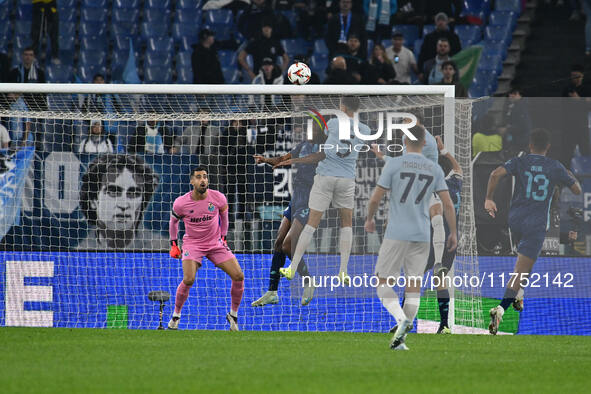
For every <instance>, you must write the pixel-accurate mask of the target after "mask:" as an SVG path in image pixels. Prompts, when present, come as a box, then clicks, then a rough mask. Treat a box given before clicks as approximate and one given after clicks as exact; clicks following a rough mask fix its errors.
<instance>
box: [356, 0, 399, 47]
mask: <svg viewBox="0 0 591 394" xmlns="http://www.w3.org/2000/svg"><path fill="white" fill-rule="evenodd" d="M396 1H397V0H363V12H364V13H365V15H366V16H367V22H366V24H365V30H366V31H367V32H369V38H371V39H372V40H374V41H375V42H380V41H382V39H384V38H388V37H389V36H390V34H391V32H392V27H391V26H392V25H391V24H390V19H391V17H392V16H393V15H394V14H396V11H397V8H398V7H397V3H396Z"/></svg>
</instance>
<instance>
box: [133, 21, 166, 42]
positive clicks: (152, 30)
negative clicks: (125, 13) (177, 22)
mask: <svg viewBox="0 0 591 394" xmlns="http://www.w3.org/2000/svg"><path fill="white" fill-rule="evenodd" d="M140 35H141V37H142V40H144V41H147V40H149V39H150V38H153V37H167V36H168V25H167V24H166V23H154V22H143V23H142V24H141V27H140Z"/></svg>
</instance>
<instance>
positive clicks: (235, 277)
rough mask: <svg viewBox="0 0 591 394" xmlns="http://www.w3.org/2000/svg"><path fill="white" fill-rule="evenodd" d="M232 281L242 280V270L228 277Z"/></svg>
mask: <svg viewBox="0 0 591 394" xmlns="http://www.w3.org/2000/svg"><path fill="white" fill-rule="evenodd" d="M230 278H231V279H232V280H233V281H236V282H242V281H243V280H244V272H242V271H240V272H237V273H235V274H233V275H232V276H231V277H230Z"/></svg>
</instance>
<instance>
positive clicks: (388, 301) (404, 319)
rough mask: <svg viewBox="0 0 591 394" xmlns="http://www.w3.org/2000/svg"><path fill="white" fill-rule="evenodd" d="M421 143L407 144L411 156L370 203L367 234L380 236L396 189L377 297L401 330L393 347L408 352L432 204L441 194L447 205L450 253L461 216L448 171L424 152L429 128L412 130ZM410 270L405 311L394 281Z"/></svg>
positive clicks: (391, 166)
mask: <svg viewBox="0 0 591 394" xmlns="http://www.w3.org/2000/svg"><path fill="white" fill-rule="evenodd" d="M410 131H411V133H412V134H413V135H414V136H415V137H416V138H417V140H416V141H411V140H405V141H404V144H405V145H406V149H407V152H408V153H407V154H406V155H403V156H400V157H396V158H392V159H390V160H388V161H387V162H386V165H385V167H384V169H383V171H382V174H381V175H380V178H379V180H378V184H377V186H376V188H375V190H374V193H373V195H372V197H371V199H370V201H369V206H368V213H367V219H366V221H365V230H366V231H368V232H375V221H374V216H375V214H376V212H377V210H378V206H379V204H380V201H381V200H382V198H383V197H384V195H385V194H386V192H387V191H388V190H390V198H389V212H388V227H387V228H386V233H385V235H384V241H383V242H382V246H381V247H380V251H379V253H378V260H377V263H376V269H375V274H376V276H377V277H378V278H379V286H378V288H377V294H378V297H379V299H380V301H381V302H382V304H383V305H384V307H385V308H386V309H387V310H388V312H389V313H390V314H391V315H392V316H393V317H394V318H395V319H396V322H397V324H398V329H397V330H396V332H395V333H394V337H393V338H392V341H391V342H390V347H391V348H392V349H395V350H407V349H408V347H406V344H405V343H404V342H405V337H406V333H407V332H408V331H409V330H410V328H412V322H413V320H414V318H415V316H416V314H417V311H418V309H419V304H420V291H421V281H422V277H423V273H424V271H425V267H426V265H427V259H428V257H429V249H430V248H429V246H430V243H429V241H430V234H431V229H430V226H429V203H430V197H431V195H432V194H433V193H434V192H435V193H437V194H438V196H439V197H440V199H441V201H442V202H443V211H444V213H445V219H446V220H447V223H448V225H449V229H450V234H449V238H448V243H447V245H448V250H450V251H453V250H455V248H456V246H457V233H456V215H455V209H454V206H453V202H452V200H451V198H450V195H449V192H448V188H447V184H446V182H445V176H444V175H443V170H442V169H441V167H439V165H438V164H437V163H433V162H432V161H430V160H429V159H427V158H425V157H424V156H423V155H422V154H421V152H422V149H423V146H424V145H425V129H424V128H423V127H422V126H420V125H417V126H414V127H412V128H411V129H410ZM401 267H402V268H403V269H404V275H405V278H406V289H405V303H404V309H403V308H401V307H400V304H399V303H398V296H397V295H396V293H395V292H394V290H393V289H392V287H391V286H392V284H393V282H392V279H395V278H396V277H398V276H399V275H400V268H401Z"/></svg>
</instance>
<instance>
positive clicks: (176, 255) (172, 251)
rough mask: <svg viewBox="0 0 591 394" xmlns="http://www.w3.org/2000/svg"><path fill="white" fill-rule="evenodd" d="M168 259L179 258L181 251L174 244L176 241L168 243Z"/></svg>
mask: <svg viewBox="0 0 591 394" xmlns="http://www.w3.org/2000/svg"><path fill="white" fill-rule="evenodd" d="M170 257H172V258H173V259H179V258H181V250H180V249H179V247H178V246H177V244H176V239H173V240H172V241H170Z"/></svg>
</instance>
